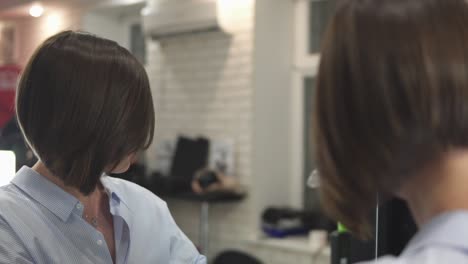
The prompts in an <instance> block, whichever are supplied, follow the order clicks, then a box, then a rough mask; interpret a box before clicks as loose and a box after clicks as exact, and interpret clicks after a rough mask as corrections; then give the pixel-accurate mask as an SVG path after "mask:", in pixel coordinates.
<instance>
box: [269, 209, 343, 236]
mask: <svg viewBox="0 0 468 264" xmlns="http://www.w3.org/2000/svg"><path fill="white" fill-rule="evenodd" d="M262 229H263V231H264V232H265V233H266V234H267V235H269V236H272V237H278V238H283V237H286V236H291V235H306V234H308V233H309V231H311V230H314V229H315V230H327V231H332V230H334V229H335V224H334V223H333V222H332V221H331V220H329V219H328V218H326V217H325V216H323V214H321V213H317V212H313V211H304V210H296V209H291V208H274V207H271V208H267V209H266V210H265V211H264V212H263V214H262Z"/></svg>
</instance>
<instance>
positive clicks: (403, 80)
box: [314, 0, 468, 234]
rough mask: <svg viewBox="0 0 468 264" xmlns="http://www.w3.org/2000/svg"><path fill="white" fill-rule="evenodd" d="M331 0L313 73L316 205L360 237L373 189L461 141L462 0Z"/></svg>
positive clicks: (467, 97) (394, 186) (466, 140)
mask: <svg viewBox="0 0 468 264" xmlns="http://www.w3.org/2000/svg"><path fill="white" fill-rule="evenodd" d="M338 2H339V4H338V8H337V10H336V14H335V16H334V18H333V20H332V22H331V24H330V26H329V29H328V32H327V35H326V38H325V43H324V49H323V52H322V59H321V64H320V70H319V75H318V89H317V93H316V109H315V118H314V119H315V121H314V122H315V147H316V158H317V162H318V165H319V171H320V174H321V181H322V188H321V189H322V190H321V191H322V200H323V202H324V204H325V209H326V210H327V212H328V213H329V214H330V215H331V216H333V217H334V218H335V219H337V220H339V221H342V222H343V223H344V224H346V225H347V226H348V227H349V228H350V229H351V230H353V231H355V232H356V233H361V234H363V233H366V232H367V231H368V230H369V228H368V226H366V223H368V220H367V219H369V218H368V216H369V213H370V210H371V208H372V207H373V206H375V201H376V197H377V193H379V195H381V197H383V198H385V197H389V196H392V195H394V194H395V193H396V192H397V191H398V189H399V187H400V186H401V184H402V183H404V182H405V180H406V179H408V178H409V177H412V176H413V175H415V174H416V173H418V172H419V171H421V170H423V169H424V168H426V167H427V166H429V165H430V164H431V163H434V162H437V161H438V160H440V158H441V157H442V156H443V155H444V153H445V152H447V151H449V150H450V149H453V148H467V147H468V27H467V25H468V5H467V3H466V2H465V1H464V0H410V1H408V0H341V1H338Z"/></svg>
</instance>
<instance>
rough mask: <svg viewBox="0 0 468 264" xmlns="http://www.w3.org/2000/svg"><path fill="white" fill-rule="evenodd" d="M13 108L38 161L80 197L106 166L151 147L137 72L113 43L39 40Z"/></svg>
mask: <svg viewBox="0 0 468 264" xmlns="http://www.w3.org/2000/svg"><path fill="white" fill-rule="evenodd" d="M16 104H17V105H16V109H17V116H18V121H19V124H20V127H21V129H22V131H23V134H24V136H25V138H26V140H27V141H28V143H29V144H30V146H31V147H32V149H33V150H34V152H35V153H36V155H37V156H38V158H39V159H40V160H41V161H42V162H44V164H45V165H46V166H47V168H48V169H49V170H50V171H51V172H52V173H53V174H54V175H55V176H57V177H59V178H60V179H61V180H63V182H64V183H65V184H66V185H68V186H72V187H77V188H79V189H80V190H81V192H83V193H85V194H87V193H90V192H91V191H92V190H94V188H95V187H96V184H97V183H98V181H99V177H100V175H101V174H102V173H103V172H104V170H105V168H106V167H108V166H114V165H115V166H116V165H117V164H118V163H119V161H121V160H122V159H123V158H124V157H125V156H126V155H129V154H130V153H132V152H135V151H138V150H139V149H143V148H146V147H148V145H149V144H150V143H151V141H152V137H153V130H154V109H153V102H152V96H151V91H150V87H149V81H148V77H147V75H146V72H145V69H144V68H143V66H142V65H141V64H140V63H139V62H138V61H137V60H136V59H135V58H134V57H133V56H132V55H131V54H130V53H129V52H128V51H127V50H126V49H124V48H122V47H120V46H119V45H118V44H117V43H115V42H113V41H110V40H107V39H102V38H99V37H97V36H94V35H91V34H87V33H82V32H73V31H65V32H61V33H58V34H57V35H54V36H52V37H50V38H49V39H47V40H46V41H45V42H44V43H43V44H42V45H41V46H40V47H39V48H38V49H37V50H36V52H35V53H34V55H33V56H32V58H31V59H30V61H29V63H28V65H27V67H26V68H25V70H24V73H23V75H22V77H21V80H20V84H19V87H18V91H17V99H16Z"/></svg>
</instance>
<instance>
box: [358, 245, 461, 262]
mask: <svg viewBox="0 0 468 264" xmlns="http://www.w3.org/2000/svg"><path fill="white" fill-rule="evenodd" d="M444 262H446V263H468V254H465V253H464V252H463V251H461V250H459V249H456V248H450V247H438V246H432V247H428V248H425V249H422V250H420V251H418V252H415V253H414V254H411V255H402V256H400V257H391V256H385V257H381V258H379V259H378V260H377V261H369V262H363V263H359V264H413V263H418V264H440V263H444Z"/></svg>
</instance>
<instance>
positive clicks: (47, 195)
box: [11, 166, 79, 221]
mask: <svg viewBox="0 0 468 264" xmlns="http://www.w3.org/2000/svg"><path fill="white" fill-rule="evenodd" d="M11 183H13V184H14V185H16V186H17V187H18V188H19V189H21V190H22V191H24V192H25V193H26V194H28V195H29V196H31V197H32V198H33V199H34V200H36V201H37V202H38V203H40V204H41V205H43V206H44V207H46V208H47V209H48V210H49V211H51V212H52V213H53V214H55V215H56V216H57V217H59V218H60V219H61V220H62V221H67V219H68V217H69V216H70V214H71V213H72V211H73V210H74V209H75V206H76V205H77V204H78V203H79V201H78V199H77V198H76V197H74V196H73V195H71V194H69V193H67V192H65V191H64V190H63V189H62V188H60V187H58V186H57V185H56V184H54V183H53V182H51V181H49V180H47V179H46V178H45V177H43V176H42V175H40V174H39V173H37V172H36V171H34V170H33V169H31V168H29V167H26V166H24V167H22V168H21V169H20V170H19V171H18V172H17V173H16V176H15V178H13V180H12V181H11Z"/></svg>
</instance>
